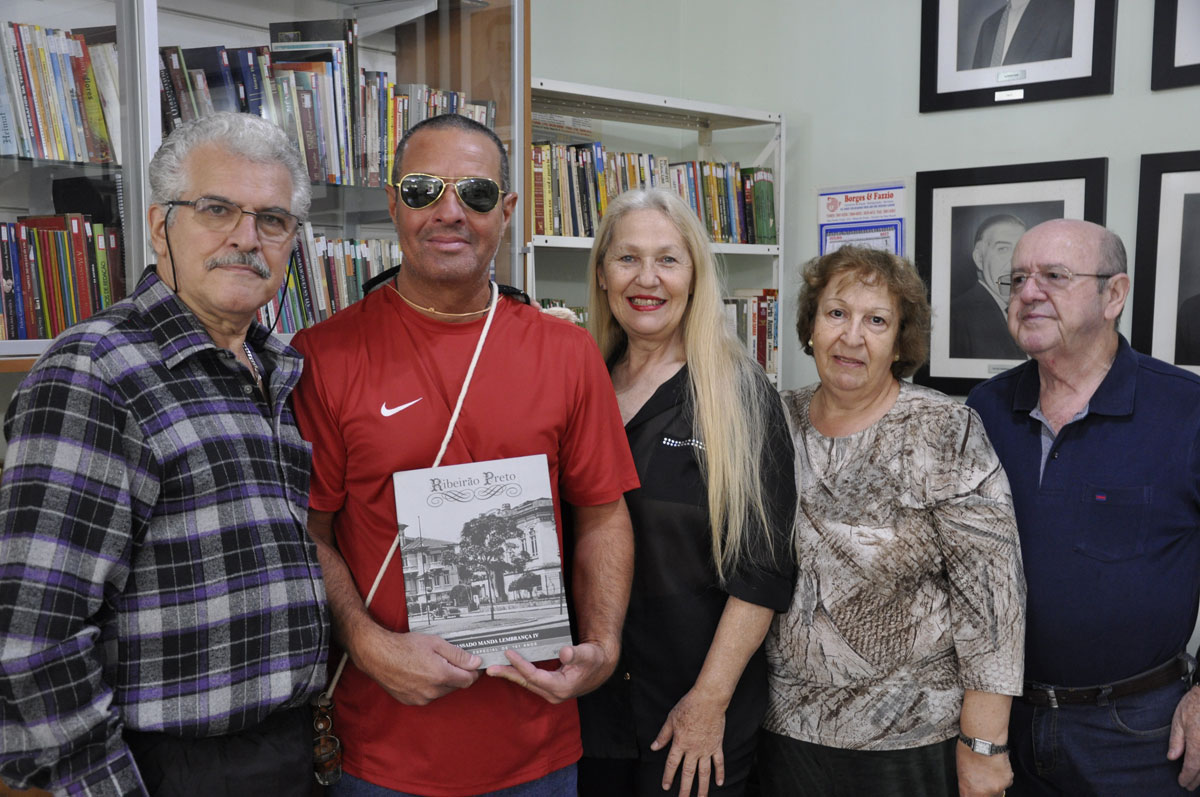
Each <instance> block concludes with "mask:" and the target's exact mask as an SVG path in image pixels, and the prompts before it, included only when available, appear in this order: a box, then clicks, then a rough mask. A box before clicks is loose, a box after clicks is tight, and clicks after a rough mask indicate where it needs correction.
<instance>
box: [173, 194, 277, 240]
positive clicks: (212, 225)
mask: <svg viewBox="0 0 1200 797" xmlns="http://www.w3.org/2000/svg"><path fill="white" fill-rule="evenodd" d="M165 204H166V205H167V206H169V207H178V206H180V205H183V206H186V207H189V208H191V209H192V210H193V211H194V212H195V215H196V221H198V222H200V226H201V227H204V228H206V229H209V230H212V231H213V232H225V233H228V232H233V230H234V229H236V228H237V226H238V225H239V224H241V223H242V216H253V217H254V229H255V230H257V231H258V237H259V238H260V239H262V240H263V241H265V242H267V243H271V244H278V243H283V242H285V241H287V240H288V239H289V238H291V237H292V234H293V233H295V232H296V228H297V227H298V226H300V219H298V218H297V217H295V216H293V215H292V214H291V213H288V212H287V211H283V210H260V211H258V212H257V213H256V212H255V211H252V210H244V209H243V208H240V207H238V206H237V205H235V204H233V203H232V202H226V201H225V200H224V199H215V198H213V197H210V196H202V197H200V198H199V199H193V200H191V201H185V200H183V199H172V200H171V201H169V202H167V203H165Z"/></svg>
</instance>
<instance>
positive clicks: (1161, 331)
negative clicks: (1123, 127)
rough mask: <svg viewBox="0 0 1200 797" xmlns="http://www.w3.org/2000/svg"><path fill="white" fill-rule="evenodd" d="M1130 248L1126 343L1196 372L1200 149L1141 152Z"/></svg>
mask: <svg viewBox="0 0 1200 797" xmlns="http://www.w3.org/2000/svg"><path fill="white" fill-rule="evenodd" d="M1134 251H1135V257H1134V264H1135V271H1134V278H1135V279H1134V291H1133V323H1132V326H1131V333H1132V334H1131V336H1130V343H1131V344H1132V345H1133V347H1134V348H1135V349H1137V350H1138V351H1140V352H1143V353H1144V354H1149V355H1151V356H1153V357H1157V358H1158V359H1160V360H1165V361H1166V362H1169V363H1175V364H1176V365H1178V366H1180V367H1183V368H1187V369H1188V370H1190V371H1194V372H1195V373H1197V374H1200V150H1192V151H1189V152H1164V153H1158V154H1154V155H1143V156H1142V164H1141V177H1140V180H1139V186H1138V221H1137V248H1136V249H1135V250H1134ZM1185 306H1186V309H1185Z"/></svg>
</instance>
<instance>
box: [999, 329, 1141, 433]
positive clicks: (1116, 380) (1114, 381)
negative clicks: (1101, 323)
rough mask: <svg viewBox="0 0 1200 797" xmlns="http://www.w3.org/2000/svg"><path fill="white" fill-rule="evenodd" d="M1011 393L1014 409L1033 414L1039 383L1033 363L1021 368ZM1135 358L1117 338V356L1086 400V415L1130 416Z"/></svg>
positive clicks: (1134, 380) (1134, 384) (1136, 362)
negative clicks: (1014, 388)
mask: <svg viewBox="0 0 1200 797" xmlns="http://www.w3.org/2000/svg"><path fill="white" fill-rule="evenodd" d="M1022 368H1023V369H1024V370H1023V371H1022V372H1021V374H1020V375H1019V376H1018V377H1017V389H1016V391H1015V393H1014V394H1013V410H1014V411H1017V412H1032V411H1033V408H1034V407H1036V406H1038V394H1039V392H1040V388H1041V381H1040V379H1039V378H1038V366H1037V361H1036V360H1030V361H1029V362H1027V363H1025V365H1024V366H1022ZM1137 370H1138V356H1137V352H1135V351H1134V350H1133V349H1132V348H1131V347H1130V345H1129V341H1127V340H1125V336H1124V335H1121V334H1118V335H1117V355H1116V357H1114V358H1113V362H1112V366H1110V367H1109V369H1108V373H1107V374H1106V375H1105V377H1104V380H1103V381H1102V382H1101V383H1100V386H1099V387H1098V388H1096V392H1095V393H1093V394H1092V397H1091V398H1090V399H1089V400H1088V413H1089V414H1096V415H1132V414H1133V396H1134V392H1135V389H1136V387H1137Z"/></svg>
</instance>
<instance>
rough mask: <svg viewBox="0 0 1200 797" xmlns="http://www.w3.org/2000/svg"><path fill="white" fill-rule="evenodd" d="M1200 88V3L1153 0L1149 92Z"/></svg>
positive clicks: (1194, 1) (1184, 0) (1198, 0)
mask: <svg viewBox="0 0 1200 797" xmlns="http://www.w3.org/2000/svg"><path fill="white" fill-rule="evenodd" d="M1195 85H1200V0H1154V51H1153V53H1152V55H1151V62H1150V88H1151V89H1152V90H1154V91H1158V90H1159V89H1175V88H1180V87H1182V86H1195Z"/></svg>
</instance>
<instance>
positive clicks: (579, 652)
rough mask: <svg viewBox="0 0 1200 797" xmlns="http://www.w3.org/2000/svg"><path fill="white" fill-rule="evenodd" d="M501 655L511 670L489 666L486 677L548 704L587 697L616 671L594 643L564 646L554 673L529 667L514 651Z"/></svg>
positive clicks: (613, 659)
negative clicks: (508, 683) (528, 692)
mask: <svg viewBox="0 0 1200 797" xmlns="http://www.w3.org/2000/svg"><path fill="white" fill-rule="evenodd" d="M504 655H505V656H507V657H508V660H509V661H510V662H512V664H511V666H509V665H505V664H493V665H492V666H491V667H488V668H487V674H488V675H490V676H492V677H493V678H503V679H505V680H506V681H512V682H513V683H515V684H517V685H518V686H522V687H524V688H526V689H528V690H529V691H530V692H533V693H534V694H535V695H538V696H539V697H541V698H543V699H544V700H546V701H547V702H549V703H562V702H563V701H564V700H570V699H571V698H573V697H579V696H580V695H584V694H587V693H588V692H590V691H592V690H593V689H597V688H599V686H600V684H602V683H604V682H605V681H607V680H608V676H610V675H612V671H613V668H614V667H616V665H617V662H616V656H615V655H610V654H609V653H607V652H606V651H605V650H604V648H603V647H602V646H601V645H600V644H598V643H595V642H584V643H582V644H579V645H567V646H566V647H564V648H562V649H561V650H559V651H558V661H559V667H558V669H557V670H542V669H538V668H537V667H535V666H533V665H532V664H530V663H529V662H528V661H526V660H525V659H524V657H522V656H521V654H520V653H517V652H516V651H515V650H506V651H505V652H504Z"/></svg>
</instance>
